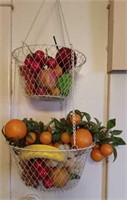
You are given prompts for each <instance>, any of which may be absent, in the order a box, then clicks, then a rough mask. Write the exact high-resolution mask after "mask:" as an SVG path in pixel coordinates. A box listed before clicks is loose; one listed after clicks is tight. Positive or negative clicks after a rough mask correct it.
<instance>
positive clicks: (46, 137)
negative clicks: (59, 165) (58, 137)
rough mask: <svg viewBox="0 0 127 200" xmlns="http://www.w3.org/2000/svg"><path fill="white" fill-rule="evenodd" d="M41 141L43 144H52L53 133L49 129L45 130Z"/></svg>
mask: <svg viewBox="0 0 127 200" xmlns="http://www.w3.org/2000/svg"><path fill="white" fill-rule="evenodd" d="M40 142H41V143H42V144H47V145H49V144H51V143H52V134H51V133H50V132H49V131H44V132H42V133H41V135H40Z"/></svg>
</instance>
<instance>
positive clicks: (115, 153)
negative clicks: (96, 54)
mask: <svg viewBox="0 0 127 200" xmlns="http://www.w3.org/2000/svg"><path fill="white" fill-rule="evenodd" d="M113 155H114V160H113V162H114V161H115V160H116V158H117V150H116V148H115V147H113Z"/></svg>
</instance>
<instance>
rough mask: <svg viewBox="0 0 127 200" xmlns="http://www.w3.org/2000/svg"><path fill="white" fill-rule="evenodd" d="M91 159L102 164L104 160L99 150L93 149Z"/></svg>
mask: <svg viewBox="0 0 127 200" xmlns="http://www.w3.org/2000/svg"><path fill="white" fill-rule="evenodd" d="M90 157H91V159H92V160H94V161H96V162H100V161H102V159H103V155H102V154H101V152H100V150H99V149H93V150H92V151H91V154H90Z"/></svg>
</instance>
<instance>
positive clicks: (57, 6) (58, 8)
mask: <svg viewBox="0 0 127 200" xmlns="http://www.w3.org/2000/svg"><path fill="white" fill-rule="evenodd" d="M56 8H57V12H58V20H59V22H60V31H61V34H62V41H63V45H64V46H65V37H64V30H63V25H62V18H61V14H60V7H59V1H58V0H56Z"/></svg>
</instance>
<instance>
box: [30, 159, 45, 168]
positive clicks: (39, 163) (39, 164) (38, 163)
mask: <svg viewBox="0 0 127 200" xmlns="http://www.w3.org/2000/svg"><path fill="white" fill-rule="evenodd" d="M43 165H44V162H43V161H42V160H41V159H39V158H38V159H37V160H36V161H34V163H33V167H34V168H35V169H38V168H40V167H42V166H43Z"/></svg>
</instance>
